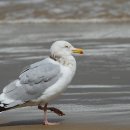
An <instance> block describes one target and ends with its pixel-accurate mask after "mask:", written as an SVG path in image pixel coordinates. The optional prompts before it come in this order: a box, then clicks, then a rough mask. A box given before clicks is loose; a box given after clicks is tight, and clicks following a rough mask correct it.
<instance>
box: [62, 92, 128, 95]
mask: <svg viewBox="0 0 130 130" xmlns="http://www.w3.org/2000/svg"><path fill="white" fill-rule="evenodd" d="M88 94H130V92H128V91H123V92H122V91H121V92H117V91H116V92H83V93H82V92H81V93H64V94H63V95H67V96H68V95H88Z"/></svg>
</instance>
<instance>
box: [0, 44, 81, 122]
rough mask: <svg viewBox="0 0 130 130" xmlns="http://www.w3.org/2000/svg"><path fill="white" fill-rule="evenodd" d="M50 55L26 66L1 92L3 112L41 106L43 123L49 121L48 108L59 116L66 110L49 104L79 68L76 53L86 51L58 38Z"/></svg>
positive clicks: (0, 109)
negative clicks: (77, 67) (74, 55)
mask: <svg viewBox="0 0 130 130" xmlns="http://www.w3.org/2000/svg"><path fill="white" fill-rule="evenodd" d="M50 52H51V54H50V57H48V58H46V59H44V60H41V61H39V62H36V63H34V64H31V65H29V66H28V67H26V68H25V69H24V70H23V71H22V72H21V74H20V76H19V78H18V79H16V80H14V81H13V82H11V83H10V84H8V85H7V86H5V88H4V89H3V92H2V93H1V95H0V112H2V111H6V110H9V109H14V108H19V107H24V106H32V105H33V106H38V109H40V110H43V111H44V124H45V125H53V124H55V123H51V122H48V119H47V110H50V111H53V112H54V113H56V114H58V115H59V116H63V115H64V113H63V112H62V111H61V110H59V109H57V108H55V107H48V103H49V102H50V101H52V100H54V99H55V98H57V97H58V96H59V95H60V94H61V93H62V92H63V91H64V90H65V89H66V88H67V86H68V85H69V84H70V82H71V80H72V78H73V77H74V74H75V71H76V61H75V58H74V57H73V56H72V54H73V53H78V54H83V49H79V48H74V47H73V46H72V45H71V44H70V43H68V42H67V41H56V42H54V43H53V44H52V46H51V48H50Z"/></svg>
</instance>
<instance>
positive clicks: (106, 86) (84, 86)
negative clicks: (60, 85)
mask: <svg viewBox="0 0 130 130" xmlns="http://www.w3.org/2000/svg"><path fill="white" fill-rule="evenodd" d="M126 86H128V85H70V86H69V88H119V87H126Z"/></svg>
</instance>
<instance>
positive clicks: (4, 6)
mask: <svg viewBox="0 0 130 130" xmlns="http://www.w3.org/2000/svg"><path fill="white" fill-rule="evenodd" d="M129 6H130V1H129V0H109V1H108V0H6V1H5V0H1V1H0V14H1V15H0V20H5V21H8V20H22V19H44V20H50V21H51V20H52V19H57V20H58V19H73V20H75V19H80V20H81V19H85V20H88V21H89V20H90V21H91V20H92V21H93V19H101V18H103V19H107V20H108V21H111V20H112V19H117V20H118V21H120V20H124V19H126V20H129V19H130V8H129Z"/></svg>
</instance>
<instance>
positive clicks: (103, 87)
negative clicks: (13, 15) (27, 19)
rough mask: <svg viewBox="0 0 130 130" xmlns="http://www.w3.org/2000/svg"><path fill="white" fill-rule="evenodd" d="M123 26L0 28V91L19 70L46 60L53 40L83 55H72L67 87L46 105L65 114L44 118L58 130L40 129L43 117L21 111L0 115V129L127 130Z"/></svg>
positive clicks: (129, 93) (129, 87)
mask: <svg viewBox="0 0 130 130" xmlns="http://www.w3.org/2000/svg"><path fill="white" fill-rule="evenodd" d="M129 27H130V24H129V23H125V24H114V23H110V24H69V23H67V24H63V23H61V24H1V25H0V29H1V31H0V37H1V40H0V91H2V89H3V87H4V86H5V85H7V84H8V83H9V82H10V81H12V80H14V79H16V78H17V77H18V75H19V73H20V72H21V71H22V69H23V68H24V67H25V66H27V65H29V64H31V63H33V62H36V61H38V60H41V59H42V58H45V57H46V56H47V55H49V46H50V45H51V43H52V42H53V41H55V40H61V39H62V40H68V41H69V42H71V43H72V44H73V45H74V46H76V47H81V48H84V50H85V54H84V56H76V59H77V73H76V75H75V78H74V79H73V81H72V84H71V86H69V88H68V90H67V91H66V92H65V93H64V94H63V95H62V96H61V97H60V98H59V99H57V100H55V101H54V102H51V105H52V106H56V107H58V108H60V109H62V110H63V111H64V112H65V113H66V116H64V117H57V116H56V115H54V114H52V113H50V114H49V120H50V121H58V122H61V123H62V124H61V125H59V126H49V127H46V126H42V125H41V123H42V119H43V113H42V112H41V111H39V110H37V108H36V107H27V108H22V109H16V110H10V111H7V112H3V113H0V124H1V125H0V129H2V130H4V129H43V128H46V129H63V130H64V129H85V130H86V129H89V130H91V129H92V130H94V129H100V130H101V129H108V130H109V129H110V130H112V129H114V130H116V129H118V130H120V129H121V130H122V129H123V130H125V129H126V130H127V129H130V128H129V122H130V116H129V115H130V80H129V77H130V58H129V57H130V30H129ZM77 124H78V125H77ZM74 126H75V127H74Z"/></svg>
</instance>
